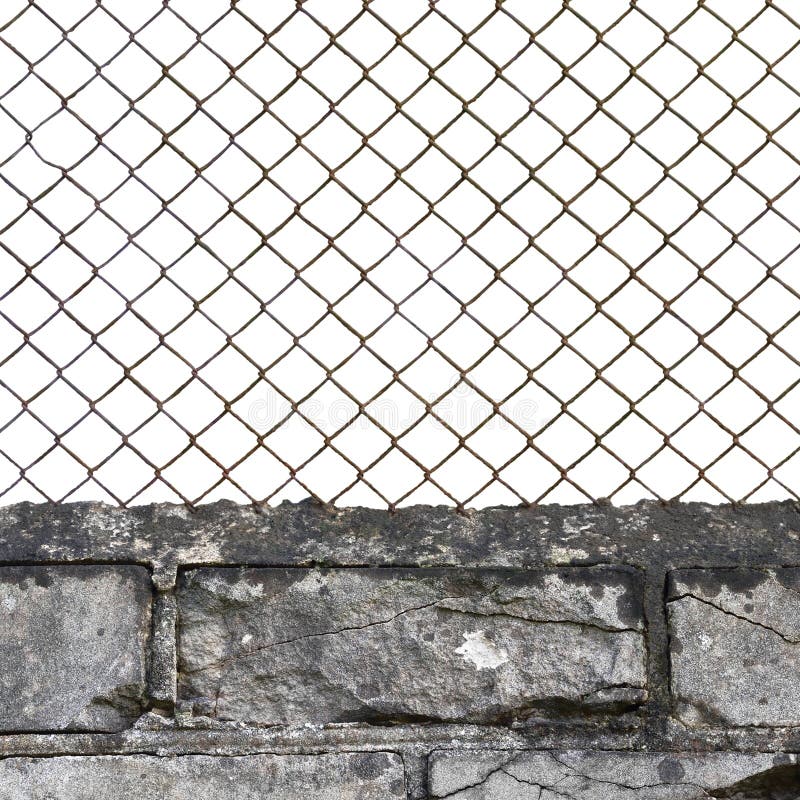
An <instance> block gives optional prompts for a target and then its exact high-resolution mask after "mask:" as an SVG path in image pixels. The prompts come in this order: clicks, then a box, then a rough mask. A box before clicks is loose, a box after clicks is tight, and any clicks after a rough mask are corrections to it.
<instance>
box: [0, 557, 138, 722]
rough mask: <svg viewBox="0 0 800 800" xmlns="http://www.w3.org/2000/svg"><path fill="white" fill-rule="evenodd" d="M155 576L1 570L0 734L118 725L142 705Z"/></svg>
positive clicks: (115, 569)
mask: <svg viewBox="0 0 800 800" xmlns="http://www.w3.org/2000/svg"><path fill="white" fill-rule="evenodd" d="M149 628H150V577H149V573H148V572H147V570H146V569H144V568H143V567H134V566H35V567H1V568H0V675H1V676H2V680H0V731H59V730H85V731H119V730H122V729H124V728H127V727H128V726H129V725H130V724H131V722H132V721H133V720H134V719H136V718H137V717H138V716H139V715H140V714H141V711H142V705H143V702H144V693H145V651H146V643H147V639H148V635H149Z"/></svg>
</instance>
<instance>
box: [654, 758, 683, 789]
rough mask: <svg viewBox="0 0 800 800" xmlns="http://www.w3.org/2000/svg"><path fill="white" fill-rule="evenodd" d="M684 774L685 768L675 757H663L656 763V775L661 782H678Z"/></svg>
mask: <svg viewBox="0 0 800 800" xmlns="http://www.w3.org/2000/svg"><path fill="white" fill-rule="evenodd" d="M685 775H686V770H685V769H684V768H683V766H682V765H681V762H680V761H678V760H677V759H675V758H665V759H664V760H663V761H662V762H661V763H660V764H659V765H658V777H659V778H660V779H661V781H662V782H663V783H678V782H679V781H681V780H683V777H684V776H685Z"/></svg>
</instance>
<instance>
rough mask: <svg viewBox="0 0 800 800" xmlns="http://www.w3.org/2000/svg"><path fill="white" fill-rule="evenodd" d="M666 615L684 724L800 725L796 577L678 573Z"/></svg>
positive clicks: (789, 572) (795, 572)
mask: <svg viewBox="0 0 800 800" xmlns="http://www.w3.org/2000/svg"><path fill="white" fill-rule="evenodd" d="M667 610H668V616H669V632H670V660H671V686H672V694H673V698H674V703H675V710H676V713H677V714H678V716H679V718H680V719H681V720H682V721H683V722H684V723H686V724H687V725H690V726H692V727H702V726H729V725H733V726H747V725H755V726H784V725H800V569H794V568H787V569H744V568H742V569H691V570H679V571H676V572H673V573H671V574H670V576H669V585H668V595H667Z"/></svg>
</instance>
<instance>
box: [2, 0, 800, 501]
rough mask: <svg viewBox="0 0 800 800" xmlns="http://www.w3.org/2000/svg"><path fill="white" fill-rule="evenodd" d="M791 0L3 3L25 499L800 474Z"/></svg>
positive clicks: (734, 491)
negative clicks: (770, 0) (693, 0)
mask: <svg viewBox="0 0 800 800" xmlns="http://www.w3.org/2000/svg"><path fill="white" fill-rule="evenodd" d="M797 10H798V9H797V3H796V2H794V0H776V2H773V3H769V4H765V3H763V2H750V1H749V0H735V1H733V0H710V1H709V2H706V3H701V4H700V5H699V6H698V5H696V4H694V3H687V2H683V1H682V0H675V1H674V2H669V3H663V2H659V0H642V1H641V2H638V3H635V4H629V3H627V2H616V0H574V2H568V3H565V4H563V7H562V3H560V2H558V3H557V2H550V0H541V1H538V0H537V2H535V3H533V2H530V1H529V0H507V1H506V2H503V3H499V4H497V7H495V3H493V2H483V0H440V1H439V2H437V3H434V4H433V8H432V9H431V8H430V7H429V5H428V3H422V2H416V0H403V2H400V0H374V2H370V3H366V4H362V3H360V2H350V1H349V0H309V1H308V2H304V3H300V4H299V5H298V6H297V7H296V6H295V4H294V3H289V2H283V0H270V2H264V0H239V2H237V3H235V5H234V6H233V7H231V4H230V3H229V2H217V0H202V2H198V0H170V2H168V3H164V4H162V3H161V2H153V1H152V0H141V2H135V3H133V2H130V0H101V2H97V3H95V2H93V0H36V2H32V3H28V2H21V1H20V0H4V2H3V3H2V7H0V453H2V454H3V455H2V456H0V491H3V494H2V496H1V497H0V502H3V503H8V502H14V501H17V500H22V499H31V500H42V499H45V498H48V499H52V500H78V499H99V500H106V501H109V502H114V503H120V502H125V503H144V502H150V501H154V500H175V501H180V500H189V501H193V502H194V501H196V502H208V501H211V500H215V499H219V498H221V497H226V498H231V499H234V500H237V501H242V502H247V501H253V500H255V501H258V502H262V501H268V502H270V503H275V502H279V501H280V500H282V499H287V498H288V499H293V500H296V499H300V498H302V497H305V496H307V495H308V494H314V495H316V496H318V497H320V498H321V499H323V500H325V501H329V500H333V501H335V502H337V503H339V504H343V505H356V504H365V505H376V506H386V505H387V504H390V505H394V504H397V503H399V504H409V503H415V502H434V503H438V502H444V503H449V504H453V503H463V504H466V505H470V506H482V505H488V504H497V503H512V504H513V503H518V502H562V503H567V502H581V501H585V500H587V499H590V498H599V497H610V498H611V499H612V500H613V501H614V502H617V503H623V502H632V501H635V500H638V499H641V498H644V497H663V498H672V497H678V496H680V497H682V498H683V499H687V500H689V499H704V500H710V501H712V502H718V501H724V500H730V499H735V500H739V499H747V500H766V499H773V498H782V497H789V496H797V492H798V487H800V480H799V478H800V461H799V459H800V457H798V456H797V455H796V453H797V450H798V447H800V434H799V433H798V430H797V427H796V426H797V425H798V422H800V410H799V409H800V406H799V405H798V389H797V388H796V385H797V382H798V380H799V379H800V366H799V365H798V363H797V359H798V357H800V322H798V321H797V319H796V318H797V315H798V312H800V301H799V298H798V294H797V288H798V286H799V285H800V279H799V278H798V264H799V263H800V262H799V261H798V259H799V258H800V256H798V255H797V252H796V249H797V247H798V245H800V231H798V228H797V227H796V223H797V221H798V217H799V216H800V214H799V213H798V209H799V208H800V205H798V193H800V189H798V188H797V185H796V182H797V180H798V177H800V164H798V161H797V157H798V156H800V121H798V118H797V114H798V110H799V109H800V95H798V92H797V91H795V89H794V88H793V87H795V86H800V51H799V50H798V49H797V45H798V41H799V40H800V34H799V33H798V27H797V26H796V25H795V23H794V22H793V20H792V17H791V15H792V13H793V12H797ZM634 68H635V71H634Z"/></svg>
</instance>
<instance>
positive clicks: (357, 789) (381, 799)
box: [0, 753, 406, 800]
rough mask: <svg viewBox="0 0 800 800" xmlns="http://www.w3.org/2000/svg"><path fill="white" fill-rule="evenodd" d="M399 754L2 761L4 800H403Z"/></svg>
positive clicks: (1, 792) (0, 776)
mask: <svg viewBox="0 0 800 800" xmlns="http://www.w3.org/2000/svg"><path fill="white" fill-rule="evenodd" d="M405 796H406V791H405V776H404V772H403V763H402V760H401V759H400V756H398V755H395V754H394V753H336V754H329V755H318V756H316V755H315V756H306V755H300V756H295V755H292V756H276V755H255V756H236V757H230V756H202V755H190V756H175V757H171V758H170V757H157V756H139V755H136V756H64V757H56V758H39V759H37V758H7V759H5V760H3V761H0V800H22V798H24V800H52V799H53V798H56V797H57V798H58V800H140V798H142V797H151V798H158V800H196V798H198V797H215V798H228V799H229V800H291V799H292V798H298V799H299V798H302V800H400V799H401V798H403V799H404V798H405Z"/></svg>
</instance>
